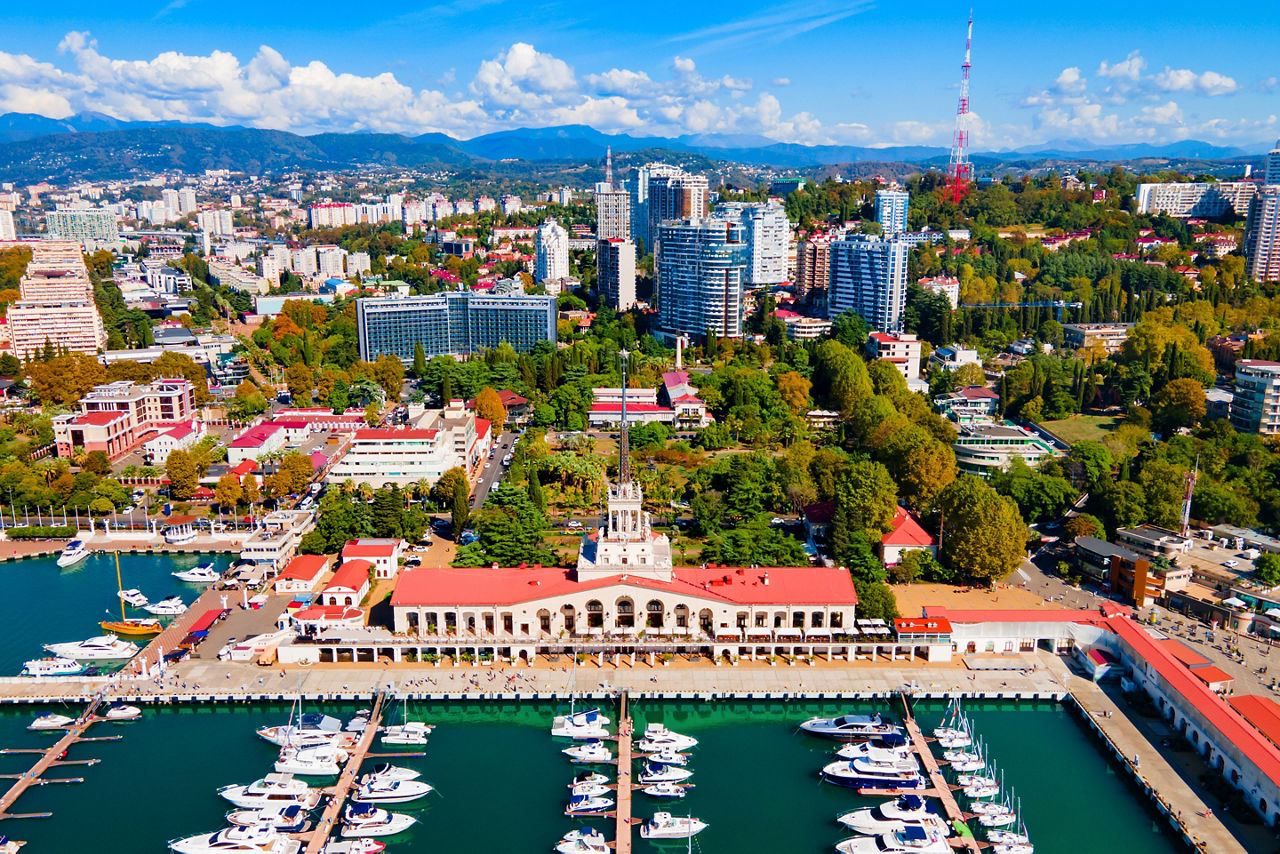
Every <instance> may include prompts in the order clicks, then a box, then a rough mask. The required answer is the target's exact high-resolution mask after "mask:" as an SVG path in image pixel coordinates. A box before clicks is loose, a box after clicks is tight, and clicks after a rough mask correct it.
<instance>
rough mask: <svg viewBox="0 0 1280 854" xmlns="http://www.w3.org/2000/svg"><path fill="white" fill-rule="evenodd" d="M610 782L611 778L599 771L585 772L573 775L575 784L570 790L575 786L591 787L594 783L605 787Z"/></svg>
mask: <svg viewBox="0 0 1280 854" xmlns="http://www.w3.org/2000/svg"><path fill="white" fill-rule="evenodd" d="M608 782H609V778H608V777H607V776H606V775H604V774H601V773H600V772H599V771H583V772H581V773H579V774H574V775H573V782H572V783H570V784H569V788H570V789H572V788H573V787H574V786H582V785H589V784H592V783H595V784H598V785H601V786H603V785H605V784H607V783H608Z"/></svg>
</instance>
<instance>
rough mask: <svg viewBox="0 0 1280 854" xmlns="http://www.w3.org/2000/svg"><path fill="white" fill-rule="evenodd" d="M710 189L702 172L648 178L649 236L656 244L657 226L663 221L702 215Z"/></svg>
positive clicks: (705, 213) (704, 211)
mask: <svg viewBox="0 0 1280 854" xmlns="http://www.w3.org/2000/svg"><path fill="white" fill-rule="evenodd" d="M710 192H711V191H710V187H709V185H708V184H707V179H706V177H705V176H702V175H690V174H689V173H687V172H679V173H677V174H675V175H664V176H661V177H657V178H650V180H649V199H648V201H647V202H646V203H645V207H646V209H647V210H646V213H647V214H648V216H649V236H650V237H651V238H652V239H653V241H654V242H655V243H656V242H657V239H658V237H657V229H658V226H659V225H661V224H663V223H664V222H671V221H674V220H682V219H703V218H705V217H706V215H707V203H708V197H709V196H710Z"/></svg>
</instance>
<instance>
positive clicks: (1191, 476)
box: [1181, 455, 1200, 537]
mask: <svg viewBox="0 0 1280 854" xmlns="http://www.w3.org/2000/svg"><path fill="white" fill-rule="evenodd" d="M1199 477H1200V457H1199V455H1197V456H1196V467H1195V468H1193V469H1192V470H1191V471H1189V472H1187V473H1186V475H1185V478H1184V479H1185V481H1186V484H1187V492H1186V495H1185V496H1184V497H1183V501H1182V531H1181V534H1182V536H1184V537H1186V536H1189V535H1190V533H1191V496H1192V495H1194V494H1195V491H1196V481H1197V480H1198V479H1199Z"/></svg>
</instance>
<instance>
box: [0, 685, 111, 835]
mask: <svg viewBox="0 0 1280 854" xmlns="http://www.w3.org/2000/svg"><path fill="white" fill-rule="evenodd" d="M101 703H102V698H101V697H98V698H95V699H94V700H93V702H91V703H90V704H89V707H88V708H87V709H85V710H84V714H82V715H80V717H79V718H77V719H76V720H75V722H74V723H71V724H68V725H67V728H66V733H65V734H64V735H63V736H62V738H60V739H58V740H57V742H56V743H55V744H54V745H53V746H52V747H50V748H49V749H48V750H45V751H43V752H42V754H41V756H40V758H39V759H38V760H36V764H35V765H32V766H31V770H29V771H27V772H26V773H25V774H23V775H21V776H20V777H18V779H17V780H16V781H15V782H14V784H13V785H12V786H10V787H9V791H7V792H5V793H4V794H3V795H0V819H10V818H48V817H49V815H50V813H13V812H10V810H11V809H12V808H13V805H14V803H16V802H17V800H18V798H20V797H22V793H23V792H25V791H26V790H27V789H29V788H31V787H32V786H43V785H46V784H49V783H71V782H82V780H80V779H78V778H76V779H61V780H59V779H52V780H44V779H41V775H43V774H44V773H45V772H46V771H48V770H49V769H50V768H56V767H58V766H59V765H86V764H89V763H90V762H91V761H93V760H70V761H63V760H61V759H59V757H61V756H62V754H63V753H65V752H66V750H67V748H69V747H71V745H73V744H75V743H76V742H77V741H88V740H89V739H85V738H84V737H83V736H84V733H85V731H86V730H88V729H89V727H91V726H93V725H94V724H95V723H97V722H98V721H100V720H104V718H100V717H98V716H97V715H95V714H94V712H96V711H97V710H98V706H99V705H100V704H101ZM116 737H117V738H119V736H116Z"/></svg>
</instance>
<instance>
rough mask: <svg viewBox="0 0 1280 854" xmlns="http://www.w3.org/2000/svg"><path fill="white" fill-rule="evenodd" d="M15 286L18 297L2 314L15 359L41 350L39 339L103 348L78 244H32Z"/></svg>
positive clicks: (78, 348)
mask: <svg viewBox="0 0 1280 854" xmlns="http://www.w3.org/2000/svg"><path fill="white" fill-rule="evenodd" d="M19 288H20V290H21V293H22V299H20V300H18V301H17V302H15V303H14V304H13V305H11V306H10V307H9V312H8V315H7V317H6V326H7V327H8V336H9V342H10V346H11V347H12V348H13V352H14V355H16V356H17V357H18V358H19V359H29V358H30V357H31V356H32V355H33V354H34V353H36V352H38V351H40V350H43V349H44V346H45V342H48V343H50V344H52V345H53V346H54V347H56V348H58V349H64V348H65V349H67V350H70V351H71V352H73V353H88V354H90V355H92V354H96V353H98V352H99V351H101V350H103V349H105V348H106V346H107V332H106V330H105V329H104V328H103V326H102V317H101V316H100V315H99V314H98V306H97V304H96V303H94V301H93V282H91V281H90V280H89V270H88V268H86V267H85V264H84V256H83V255H82V254H81V252H80V244H78V243H70V242H48V243H37V244H36V245H35V246H33V247H32V249H31V261H30V262H29V263H28V264H27V270H26V273H25V274H24V275H23V277H22V281H21V282H20V283H19Z"/></svg>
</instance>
